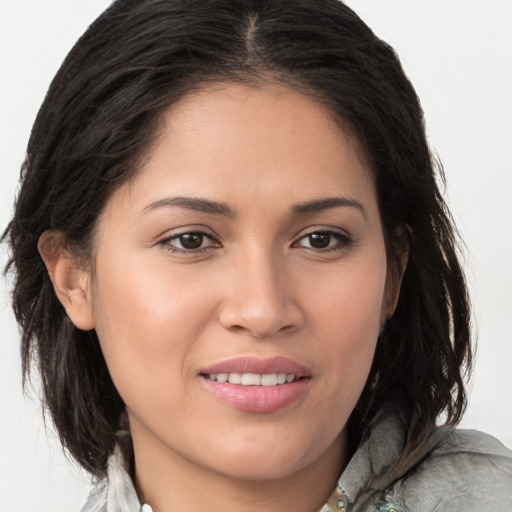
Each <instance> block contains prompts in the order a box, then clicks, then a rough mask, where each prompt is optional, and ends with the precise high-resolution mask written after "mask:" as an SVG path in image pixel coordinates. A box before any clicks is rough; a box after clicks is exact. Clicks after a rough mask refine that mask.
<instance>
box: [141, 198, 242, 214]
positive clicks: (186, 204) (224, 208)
mask: <svg viewBox="0 0 512 512" xmlns="http://www.w3.org/2000/svg"><path fill="white" fill-rule="evenodd" d="M173 206H178V207H179V208H185V209H187V210H193V211H196V212H201V213H207V214H210V215H225V216H227V217H234V215H235V212H234V211H233V210H232V209H231V208H230V207H229V206H228V205H227V204H224V203H218V202H216V201H210V200H209V199H199V198H196V197H166V198H164V199H159V200H158V201H155V202H153V203H151V204H149V205H148V206H146V207H145V208H144V210H143V211H142V212H143V213H148V212H151V211H153V210H156V209H158V208H168V207H173Z"/></svg>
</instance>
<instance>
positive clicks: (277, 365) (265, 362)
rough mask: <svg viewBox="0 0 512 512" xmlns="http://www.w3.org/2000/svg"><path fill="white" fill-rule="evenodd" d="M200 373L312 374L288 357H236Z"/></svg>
mask: <svg viewBox="0 0 512 512" xmlns="http://www.w3.org/2000/svg"><path fill="white" fill-rule="evenodd" d="M200 373H201V374H204V375H208V374H218V373H242V374H243V373H255V374H260V375H267V374H272V373H286V374H288V375H290V374H293V375H295V376H296V377H309V376H310V373H309V372H308V370H307V369H306V368H305V367H304V366H302V365H301V364H299V363H297V362H296V361H293V360H291V359H288V358H286V357H272V358H267V359H260V358H257V357H236V358H233V359H228V360H226V361H221V362H219V363H216V364H214V365H212V366H209V367H208V368H204V369H203V370H201V372H200Z"/></svg>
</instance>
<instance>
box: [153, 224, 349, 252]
mask: <svg viewBox="0 0 512 512" xmlns="http://www.w3.org/2000/svg"><path fill="white" fill-rule="evenodd" d="M315 235H316V236H318V235H319V236H328V237H329V242H328V246H327V247H320V248H315V247H311V237H313V236H315ZM194 236H196V237H200V242H201V244H200V245H202V244H203V242H204V240H205V239H206V240H209V241H210V245H208V246H207V247H198V248H192V249H190V248H189V249H187V248H185V247H183V243H182V242H180V245H182V247H175V246H173V245H172V244H173V243H174V242H175V241H177V240H180V238H181V239H183V238H184V237H194ZM308 238H309V242H310V246H309V247H306V246H301V245H299V242H301V241H303V240H307V239H308ZM333 238H334V239H335V240H337V242H336V243H335V244H334V246H332V247H329V245H330V244H331V242H332V239H333ZM158 244H159V245H162V246H164V247H165V248H166V249H167V250H168V251H169V252H171V253H180V254H200V253H203V252H206V251H208V250H211V249H218V248H220V247H221V243H220V242H219V241H218V240H217V239H216V238H215V237H213V236H212V235H211V234H209V233H206V232H204V231H197V230H194V231H185V232H183V233H179V234H177V235H173V236H171V237H168V238H165V239H163V240H161V241H160V242H158ZM352 244H353V240H352V238H351V237H350V236H349V235H347V234H346V233H341V232H339V231H336V230H333V229H316V230H313V231H310V232H309V233H306V234H304V235H302V236H300V237H299V238H298V239H297V240H296V241H295V242H293V244H292V247H296V248H300V247H302V248H304V249H307V250H311V251H314V252H320V253H326V252H331V251H343V250H346V249H347V248H349V247H350V246H351V245H352Z"/></svg>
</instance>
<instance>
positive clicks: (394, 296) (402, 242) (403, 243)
mask: <svg viewBox="0 0 512 512" xmlns="http://www.w3.org/2000/svg"><path fill="white" fill-rule="evenodd" d="M395 235H396V239H395V240H396V242H395V251H396V259H395V261H394V262H392V263H391V265H390V268H389V270H388V276H387V282H386V296H385V304H384V309H385V312H384V315H383V316H384V319H383V322H382V324H384V323H385V322H386V321H387V320H388V319H389V318H391V317H392V316H393V314H394V312H395V309H396V306H397V304H398V298H399V297H400V289H401V286H402V279H403V277H404V273H405V270H406V268H407V263H408V261H409V247H410V236H411V229H410V228H409V226H402V227H400V228H399V229H397V231H396V232H395Z"/></svg>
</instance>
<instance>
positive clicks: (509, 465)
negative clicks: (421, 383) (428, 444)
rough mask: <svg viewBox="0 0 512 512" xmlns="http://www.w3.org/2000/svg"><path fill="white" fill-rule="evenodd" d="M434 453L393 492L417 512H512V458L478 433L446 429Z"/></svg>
mask: <svg viewBox="0 0 512 512" xmlns="http://www.w3.org/2000/svg"><path fill="white" fill-rule="evenodd" d="M437 434H438V442H437V443H436V444H435V446H434V447H433V448H432V450H431V451H430V452H429V453H428V454H427V455H426V456H425V457H424V458H423V459H422V460H421V461H419V462H418V463H417V464H416V465H415V466H414V467H413V468H411V469H410V470H409V471H408V472H407V473H406V474H405V475H404V476H403V477H402V478H401V479H400V480H399V481H398V482H396V483H395V485H394V486H393V490H392V494H393V495H395V496H396V498H398V499H400V501H401V502H402V503H404V504H406V505H407V508H408V509H409V510H411V511H413V510H424V511H426V510H429V511H430V510H432V511H434V510H435V511H450V512H457V511H463V510H464V511H465V510H471V509H473V508H477V507H478V508H480V507H485V508H486V509H488V510H493V511H494V512H499V511H505V510H506V511H508V510H510V508H511V507H512V452H511V451H510V450H509V449H508V448H506V447H505V446H504V445H503V444H502V443H500V442H499V441H498V440H497V439H495V438H494V437H492V436H489V435H487V434H484V433H482V432H477V431H474V430H456V429H441V430H440V431H438V433H437Z"/></svg>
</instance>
